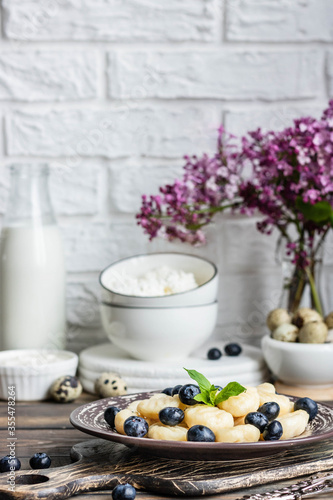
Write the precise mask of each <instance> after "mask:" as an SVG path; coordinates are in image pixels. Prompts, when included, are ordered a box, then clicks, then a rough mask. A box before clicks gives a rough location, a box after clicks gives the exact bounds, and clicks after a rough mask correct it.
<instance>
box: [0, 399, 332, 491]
mask: <svg viewBox="0 0 333 500" xmlns="http://www.w3.org/2000/svg"><path fill="white" fill-rule="evenodd" d="M94 399H95V398H94V397H93V396H91V395H88V394H83V395H82V396H81V397H80V398H79V399H78V400H77V401H76V402H75V403H71V404H63V405H62V404H57V403H54V402H51V401H46V402H42V403H39V402H25V403H23V402H22V403H17V404H16V437H17V445H16V456H17V457H18V458H20V460H21V462H22V469H30V467H29V458H30V457H31V456H32V455H33V454H34V453H36V452H40V451H44V452H46V453H48V454H49V455H50V457H51V458H52V467H57V466H63V465H66V464H70V463H71V459H70V455H69V452H70V449H71V447H72V446H73V445H74V444H76V443H79V442H82V441H86V440H88V439H94V438H93V437H92V436H89V435H87V434H84V433H82V432H80V431H78V430H76V429H74V428H73V427H72V425H71V424H70V422H69V420H68V417H69V414H70V413H71V412H72V410H74V408H76V407H77V406H80V405H82V404H84V403H85V402H88V401H92V400H94ZM332 405H333V403H332ZM7 438H8V428H7V402H0V455H1V456H3V455H5V454H7V452H6V443H7ZM294 482H295V480H293V481H289V482H288V481H284V482H279V483H274V484H269V485H266V486H265V487H261V488H252V489H251V493H252V492H254V491H256V492H257V491H258V492H259V491H261V492H262V491H270V490H272V489H276V488H277V487H279V488H280V487H282V486H286V485H288V484H292V483H294ZM249 492H250V490H247V491H245V490H238V491H236V492H234V493H228V494H224V495H214V496H213V497H211V498H213V499H221V500H222V499H224V500H236V499H238V498H240V497H242V496H243V495H245V494H249ZM110 497H111V493H110V491H101V492H98V493H87V494H83V495H78V496H76V497H75V498H77V499H78V500H103V499H106V498H108V499H109V498H110ZM137 498H138V499H139V500H144V499H147V500H148V499H161V498H167V497H161V496H156V495H154V494H149V493H144V492H138V493H137ZM200 498H202V497H200ZM316 498H318V499H324V498H325V499H328V498H333V494H332V493H331V494H326V495H323V494H321V495H318V496H316Z"/></svg>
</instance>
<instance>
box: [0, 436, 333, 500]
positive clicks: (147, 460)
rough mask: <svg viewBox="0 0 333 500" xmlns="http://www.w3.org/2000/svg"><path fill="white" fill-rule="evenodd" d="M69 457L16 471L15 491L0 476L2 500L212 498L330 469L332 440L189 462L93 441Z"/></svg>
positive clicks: (103, 441) (119, 445) (5, 475)
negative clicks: (139, 494) (131, 493)
mask: <svg viewBox="0 0 333 500" xmlns="http://www.w3.org/2000/svg"><path fill="white" fill-rule="evenodd" d="M71 457H72V459H73V460H74V461H75V462H74V463H73V464H70V465H66V466H63V467H58V468H53V469H45V470H41V471H17V473H16V486H15V491H10V490H9V487H8V484H7V474H1V475H0V498H1V500H8V499H11V500H13V499H15V500H16V499H21V500H37V499H38V500H44V499H48V500H53V499H64V498H69V497H71V496H73V495H75V494H78V493H84V492H91V491H97V490H102V489H104V490H105V489H112V488H114V487H115V486H116V485H117V484H118V483H125V482H129V483H131V484H132V485H133V486H135V488H137V489H142V490H146V491H148V492H154V493H159V494H162V495H177V496H187V497H197V496H204V495H213V494H217V493H224V492H228V491H232V490H237V489H240V488H249V487H251V486H256V485H262V484H267V483H271V482H273V481H279V480H282V479H291V478H294V477H298V476H302V475H308V474H314V473H316V472H319V471H326V470H329V469H333V441H332V440H330V441H323V442H321V443H320V444H319V445H315V446H308V447H305V448H302V449H300V448H298V449H295V450H294V451H282V452H279V453H276V454H275V455H270V456H267V457H261V458H253V459H250V460H236V461H233V460H226V461H220V462H199V461H198V462H193V461H191V462H189V461H184V460H170V459H166V458H159V457H153V456H148V455H142V454H140V453H139V452H138V451H137V450H135V449H129V448H126V447H125V446H124V445H122V444H117V443H111V442H109V441H105V440H101V439H92V440H89V441H86V442H83V443H80V444H78V445H75V446H74V447H73V448H72V450H71Z"/></svg>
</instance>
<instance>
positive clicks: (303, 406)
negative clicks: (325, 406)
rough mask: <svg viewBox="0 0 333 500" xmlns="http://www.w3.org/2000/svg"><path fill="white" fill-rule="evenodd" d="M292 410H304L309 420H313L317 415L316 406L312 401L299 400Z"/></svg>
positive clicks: (307, 399)
mask: <svg viewBox="0 0 333 500" xmlns="http://www.w3.org/2000/svg"><path fill="white" fill-rule="evenodd" d="M294 410H295V411H297V410H305V411H306V412H308V414H309V416H310V418H309V420H313V419H314V418H315V416H316V415H317V413H318V405H317V403H316V402H315V401H313V399H310V398H300V399H298V400H297V401H296V402H295V404H294Z"/></svg>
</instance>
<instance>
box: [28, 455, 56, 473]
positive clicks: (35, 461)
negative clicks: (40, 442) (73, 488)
mask: <svg viewBox="0 0 333 500" xmlns="http://www.w3.org/2000/svg"><path fill="white" fill-rule="evenodd" d="M29 464H30V467H31V468H32V469H48V468H49V467H50V465H51V459H50V457H49V456H48V455H47V454H46V453H44V452H42V453H35V454H34V455H33V456H32V457H31V458H30V460H29Z"/></svg>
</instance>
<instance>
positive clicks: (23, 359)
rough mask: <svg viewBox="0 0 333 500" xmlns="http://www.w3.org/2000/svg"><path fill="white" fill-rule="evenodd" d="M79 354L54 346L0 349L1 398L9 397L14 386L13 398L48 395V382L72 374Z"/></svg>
mask: <svg viewBox="0 0 333 500" xmlns="http://www.w3.org/2000/svg"><path fill="white" fill-rule="evenodd" d="M77 365H78V356H77V355H76V354H75V353H74V352H70V351H59V350H56V349H52V350H51V349H48V350H47V349H17V350H8V351H1V352H0V399H4V400H7V399H8V387H12V386H14V387H15V389H14V392H15V399H16V401H35V400H36V401H39V400H42V399H46V398H47V397H48V391H49V388H50V386H51V384H52V383H53V382H54V381H55V379H56V378H58V377H60V376H61V375H75V373H76V369H77Z"/></svg>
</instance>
